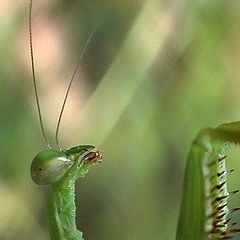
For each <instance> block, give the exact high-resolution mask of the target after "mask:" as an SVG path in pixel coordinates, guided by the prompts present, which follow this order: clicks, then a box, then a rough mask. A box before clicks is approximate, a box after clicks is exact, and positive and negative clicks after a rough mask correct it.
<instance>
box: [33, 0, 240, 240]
mask: <svg viewBox="0 0 240 240" xmlns="http://www.w3.org/2000/svg"><path fill="white" fill-rule="evenodd" d="M31 17H32V0H30V11H29V33H30V51H31V62H32V74H33V85H34V92H35V97H36V103H37V110H38V115H39V121H40V126H41V130H42V133H43V137H44V139H45V142H46V145H47V149H45V150H43V151H41V152H40V153H38V154H37V155H36V156H35V158H34V160H33V162H32V165H31V175H32V180H33V181H34V182H35V183H37V184H40V185H50V186H51V189H52V192H51V195H50V198H49V204H48V222H49V231H50V237H51V239H52V240H81V239H83V238H82V232H80V231H79V230H77V227H76V222H75V217H76V206H75V199H74V198H75V181H76V180H77V179H78V178H80V177H84V176H85V175H86V174H87V172H88V171H89V169H90V167H91V166H93V165H95V164H97V163H99V162H101V159H102V152H101V151H100V150H99V149H97V148H96V147H94V146H92V145H79V146H76V147H72V148H70V149H68V150H65V151H64V150H61V149H60V148H57V149H54V148H52V147H51V146H50V145H49V143H48V140H47V138H46V134H45V130H44V126H43V121H42V117H41V111H40V103H39V97H38V92H37V86H36V80H35V69H34V68H35V67H34V58H33V56H34V54H33V46H32V28H31ZM90 37H91V36H90ZM83 53H84V50H83ZM81 56H82V55H81ZM77 69H78V65H77V66H76V68H75V71H74V73H73V76H72V78H71V80H70V82H69V85H68V88H67V92H66V95H65V98H64V101H63V105H62V108H61V112H60V115H59V119H58V123H57V128H56V143H57V146H58V145H59V144H58V132H59V127H60V123H61V118H62V114H63V110H64V107H65V104H66V101H67V97H68V94H69V91H70V88H71V85H72V82H73V79H74V76H75V73H76V71H77ZM239 143H240V122H232V123H226V124H222V125H220V126H218V127H216V128H206V129H203V130H202V131H201V132H200V133H199V134H198V136H197V137H196V139H195V140H194V141H193V143H192V146H191V149H190V152H189V155H188V159H187V165H186V170H185V178H184V187H183V196H182V204H181V209H180V216H179V222H178V227H177V234H176V240H226V239H230V238H232V237H233V235H234V234H235V233H237V232H239V231H240V229H238V228H236V227H235V223H232V222H231V219H230V217H229V214H230V213H231V212H234V211H236V210H238V208H234V209H229V207H228V199H229V197H230V196H231V195H234V194H235V193H237V192H238V191H233V192H228V189H227V175H228V173H229V172H231V171H228V170H227V168H226V164H225V160H226V151H227V149H228V147H229V145H231V144H239Z"/></svg>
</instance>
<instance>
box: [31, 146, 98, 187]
mask: <svg viewBox="0 0 240 240" xmlns="http://www.w3.org/2000/svg"><path fill="white" fill-rule="evenodd" d="M101 160H102V151H101V150H98V149H97V148H95V147H94V146H92V145H79V146H77V147H73V148H70V149H68V150H66V151H65V152H64V151H60V150H55V149H47V150H43V151H41V152H39V153H38V154H37V155H36V156H35V158H34V159H33V161H32V165H31V176H32V180H33V181H34V182H35V183H36V184H39V185H48V184H54V183H56V182H58V181H59V180H61V179H62V178H63V176H64V175H65V174H66V172H67V171H68V170H69V169H70V168H71V167H72V166H73V165H74V164H75V163H76V162H78V164H77V165H78V166H79V165H80V164H81V163H82V164H83V165H84V166H86V167H90V166H92V165H95V164H97V163H99V162H101Z"/></svg>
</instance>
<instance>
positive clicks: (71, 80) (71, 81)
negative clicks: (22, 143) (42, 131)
mask: <svg viewBox="0 0 240 240" xmlns="http://www.w3.org/2000/svg"><path fill="white" fill-rule="evenodd" d="M98 26H99V25H97V26H96V27H95V28H94V29H93V30H92V32H91V33H90V35H89V37H88V39H87V42H86V43H85V46H84V47H83V49H82V51H81V54H80V57H79V61H78V63H77V65H76V66H75V69H74V71H73V74H72V77H71V78H70V81H69V84H68V87H67V91H66V94H65V97H64V100H63V104H62V108H61V111H60V114H59V117H58V121H57V127H56V135H55V139H56V144H57V146H58V147H59V141H58V133H59V128H60V123H61V120H62V115H63V111H64V109H65V105H66V102H67V98H68V95H69V92H70V89H71V86H72V83H73V80H74V78H75V75H76V73H77V71H78V69H79V67H80V66H81V60H82V59H83V56H84V54H85V52H86V50H87V48H88V46H89V43H90V41H91V39H92V37H93V35H94V33H95V32H96V30H97V28H98Z"/></svg>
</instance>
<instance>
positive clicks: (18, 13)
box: [0, 0, 240, 240]
mask: <svg viewBox="0 0 240 240" xmlns="http://www.w3.org/2000/svg"><path fill="white" fill-rule="evenodd" d="M239 13H240V1H225V0H212V1H206V0H195V1H184V0H171V1H166V0H129V1H126V0H123V1H114V0H102V1H93V0H90V1H83V0H68V1H67V0H52V1H46V0H44V1H34V10H33V16H34V17H33V35H34V48H35V60H36V74H37V80H38V89H39V93H40V98H41V103H42V111H43V119H44V124H45V126H46V129H47V134H48V136H50V139H51V143H53V144H54V132H55V127H56V122H57V116H58V114H59V111H60V106H61V104H62V100H63V96H64V92H65V90H66V87H67V84H68V79H69V78H70V76H71V74H72V71H73V68H74V66H75V64H76V62H77V61H78V56H79V54H80V52H81V49H82V48H83V46H84V43H85V42H86V40H87V38H88V36H89V34H90V33H91V31H92V30H93V28H94V27H95V26H97V25H99V27H98V29H97V31H96V33H95V35H94V38H93V40H92V41H91V44H90V46H89V48H88V50H87V52H86V55H85V57H84V60H83V63H82V65H81V68H80V70H79V72H78V74H77V76H76V79H75V82H74V84H73V88H72V89H71V94H70V98H69V99H68V102H67V106H66V111H65V113H64V117H63V121H62V124H61V129H60V144H61V146H62V147H63V148H68V147H72V146H74V145H78V144H84V143H90V144H95V145H97V146H99V147H100V148H102V149H104V159H103V163H102V164H101V165H98V166H97V167H95V168H93V169H92V170H91V172H90V173H89V174H88V175H87V177H86V178H84V179H82V180H81V181H79V182H78V183H77V206H78V219H77V222H78V225H79V228H80V229H81V230H82V231H83V232H84V236H85V238H86V239H88V240H103V239H104V240H106V239H114V240H118V239H119V240H120V239H121V240H122V239H124V240H137V239H147V240H155V239H163V240H168V239H169V240H171V239H174V237H175V231H176V227H177V219H178V213H179V207H180V199H181V189H182V181H183V173H184V166H185V159H186V155H187V152H188V150H189V148H190V145H191V141H192V140H193V138H194V137H195V136H196V134H197V132H198V131H199V130H200V129H201V128H203V127H207V126H216V125H217V124H219V123H222V122H228V121H235V120H239V119H240V111H239V105H240V97H239V89H240V81H239V74H240V73H239V69H240V61H239V59H240V58H239V57H240V56H239V55H240V47H239V45H240V27H239V21H240V14H239ZM0 78H1V81H0V239H3V240H13V239H21V240H30V239H34V240H45V239H49V237H48V231H47V224H46V215H45V214H46V212H45V207H46V199H47V195H48V193H49V188H48V187H41V186H37V185H36V184H34V183H33V182H32V181H31V177H30V171H29V168H30V164H31V161H32V159H33V157H34V156H35V154H36V153H37V152H38V151H40V150H42V149H43V148H44V147H45V146H44V140H43V137H42V134H41V132H40V127H39V121H38V116H37V111H36V106H35V99H34V93H33V88H32V80H31V67H30V56H29V40H28V1H23V0H15V1H8V0H1V4H0ZM239 154H240V151H239V150H237V149H235V148H233V151H231V153H230V156H229V162H228V163H229V167H230V168H235V169H236V170H237V171H235V173H234V174H233V175H231V176H230V177H229V178H230V184H229V189H230V190H235V189H236V188H238V189H239V186H240V185H239V177H240V167H239V164H238V161H239ZM230 206H233V207H239V206H240V199H239V196H235V197H234V198H233V199H232V201H231V202H230ZM233 217H234V219H235V220H236V221H238V222H239V223H240V216H239V214H238V215H237V213H235V215H234V216H233Z"/></svg>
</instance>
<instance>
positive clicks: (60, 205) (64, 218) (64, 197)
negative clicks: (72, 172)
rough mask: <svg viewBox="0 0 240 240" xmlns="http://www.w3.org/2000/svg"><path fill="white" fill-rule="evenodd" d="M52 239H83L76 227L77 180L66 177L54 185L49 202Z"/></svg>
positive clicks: (49, 222)
mask: <svg viewBox="0 0 240 240" xmlns="http://www.w3.org/2000/svg"><path fill="white" fill-rule="evenodd" d="M48 215H49V216H48V219H49V221H48V224H49V230H50V237H51V240H83V238H82V232H80V231H79V230H77V227H76V221H75V220H76V205H75V181H74V180H69V179H68V178H64V179H63V180H61V181H60V182H58V183H57V184H54V185H52V192H51V195H50V198H49V204H48Z"/></svg>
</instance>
